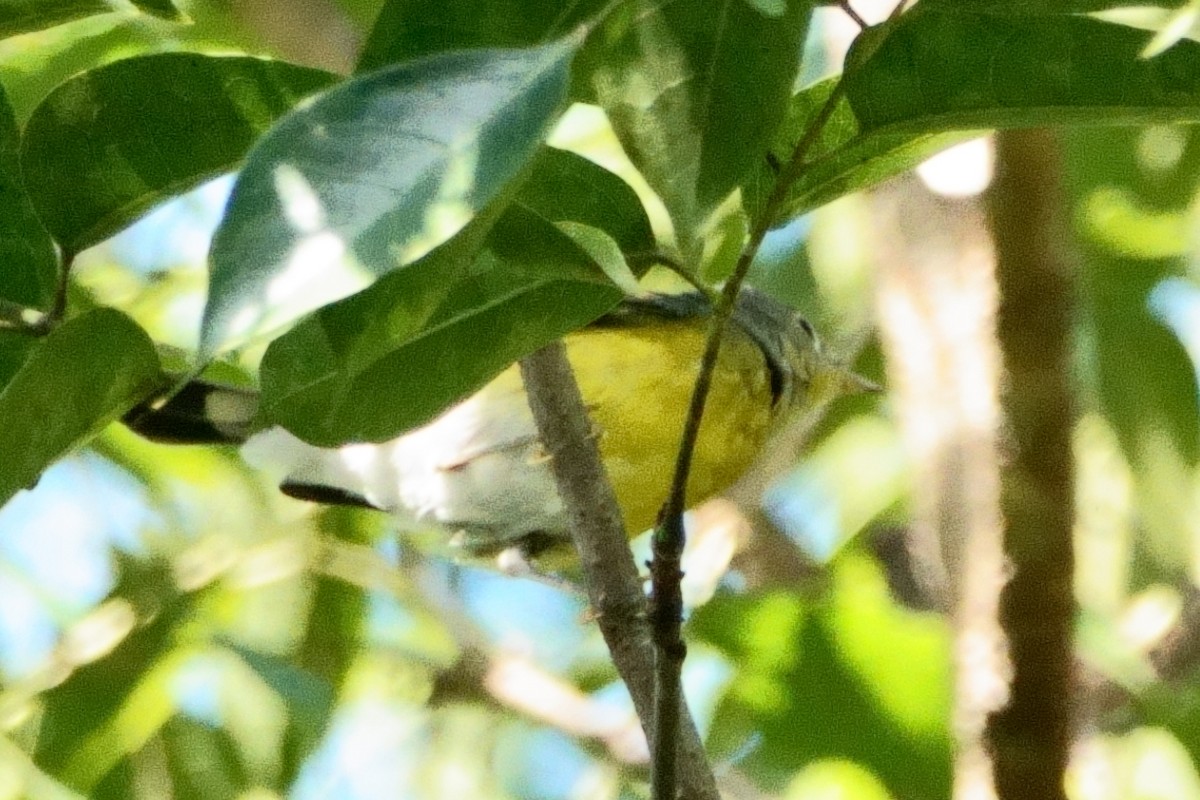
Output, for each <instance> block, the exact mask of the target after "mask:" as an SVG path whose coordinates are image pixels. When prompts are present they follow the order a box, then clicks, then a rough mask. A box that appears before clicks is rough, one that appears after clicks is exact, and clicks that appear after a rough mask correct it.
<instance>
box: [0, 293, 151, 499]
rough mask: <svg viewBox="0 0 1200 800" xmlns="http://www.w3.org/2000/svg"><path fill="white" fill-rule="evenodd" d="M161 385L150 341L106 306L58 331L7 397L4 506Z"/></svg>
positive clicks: (2, 447)
mask: <svg viewBox="0 0 1200 800" xmlns="http://www.w3.org/2000/svg"><path fill="white" fill-rule="evenodd" d="M159 382H160V374H159V368H158V356H157V354H156V353H155V351H154V345H153V343H152V342H151V341H150V337H148V336H147V335H146V333H145V331H143V330H142V329H141V328H139V327H138V326H137V325H136V324H135V323H134V322H133V321H132V320H130V319H129V318H128V317H126V316H125V315H124V314H121V313H120V312H118V311H114V310H112V309H99V310H97V311H92V312H89V313H87V314H84V315H83V316H81V317H76V318H74V319H72V320H70V321H68V322H66V323H65V324H63V325H62V326H60V327H58V328H57V329H55V330H54V331H53V332H52V333H51V334H50V335H49V336H47V337H46V338H45V339H44V340H43V341H41V342H40V343H38V345H37V346H36V347H35V348H34V350H33V352H32V353H31V354H30V356H29V358H28V360H27V361H26V362H25V363H24V364H23V365H22V366H21V369H20V370H19V371H18V372H17V374H16V375H15V376H13V379H12V381H10V382H9V384H8V385H7V386H6V387H5V388H4V391H3V392H2V393H0V452H3V453H5V457H4V459H3V463H0V503H3V502H7V501H8V499H9V498H11V497H12V496H13V495H14V494H16V493H17V492H18V491H20V490H21V489H23V488H25V487H28V486H31V485H33V484H34V483H36V482H37V479H38V476H39V475H41V474H42V470H44V469H45V468H46V467H48V466H49V465H50V464H52V463H54V461H56V460H57V459H59V458H60V457H62V456H63V455H65V454H66V453H67V452H68V451H70V450H71V449H72V448H74V447H76V446H77V445H79V444H80V443H81V442H83V441H85V440H86V439H88V438H89V437H91V436H93V435H94V434H96V433H97V432H99V431H100V429H101V428H103V427H104V426H105V425H107V424H108V423H109V422H112V421H113V420H115V419H117V418H118V417H120V416H121V415H122V414H123V413H125V412H126V411H128V410H129V409H130V408H132V407H133V406H134V405H135V404H136V403H138V402H139V401H141V400H144V399H145V398H146V396H147V395H149V394H150V392H151V391H152V390H154V389H155V388H157V386H158V384H159Z"/></svg>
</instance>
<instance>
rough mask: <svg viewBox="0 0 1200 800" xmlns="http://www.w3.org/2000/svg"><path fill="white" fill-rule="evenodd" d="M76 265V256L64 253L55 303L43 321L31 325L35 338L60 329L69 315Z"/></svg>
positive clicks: (43, 317)
mask: <svg viewBox="0 0 1200 800" xmlns="http://www.w3.org/2000/svg"><path fill="white" fill-rule="evenodd" d="M74 264H75V254H74V253H70V252H64V253H63V254H62V266H60V267H59V270H58V284H57V285H56V286H55V287H54V301H53V303H51V305H50V310H49V311H47V312H46V313H45V314H43V315H42V317H41V319H39V320H37V321H36V322H33V323H30V325H29V332H30V333H32V334H33V335H35V336H45V335H46V334H48V333H50V332H51V331H52V330H54V329H55V328H57V327H58V324H59V323H60V322H62V321H63V318H64V317H66V315H67V289H68V287H69V285H70V281H71V267H72V266H74Z"/></svg>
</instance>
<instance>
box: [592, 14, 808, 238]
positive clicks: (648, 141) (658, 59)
mask: <svg viewBox="0 0 1200 800" xmlns="http://www.w3.org/2000/svg"><path fill="white" fill-rule="evenodd" d="M810 12H811V5H810V4H809V3H808V2H804V1H803V0H793V1H792V2H790V3H788V11H787V13H786V14H785V15H783V16H781V17H772V16H767V15H764V14H762V13H760V12H759V11H758V10H756V9H755V8H753V7H752V6H751V5H750V4H749V3H746V2H745V0H719V2H711V0H675V2H670V3H662V2H658V0H638V2H630V3H626V4H624V5H623V6H621V7H619V8H618V9H616V10H615V11H614V12H613V13H612V14H610V15H609V17H608V18H607V20H606V21H605V23H604V25H603V26H602V28H601V30H600V31H598V32H597V34H596V36H595V37H593V41H592V42H590V43H589V48H591V47H602V48H603V53H602V54H601V55H595V54H592V57H593V58H594V59H595V60H594V68H593V71H592V74H591V79H592V83H593V85H594V87H595V91H596V96H597V97H598V98H599V101H600V104H601V105H602V106H603V107H604V108H605V110H606V111H607V112H608V115H609V118H610V119H611V120H612V123H613V127H614V129H615V130H616V132H617V136H618V137H619V138H620V140H621V144H622V145H623V146H624V148H625V151H626V152H627V153H628V154H629V157H630V159H631V160H632V161H633V163H634V165H635V166H637V168H638V169H639V170H640V171H641V173H642V174H643V175H644V176H645V177H646V180H647V181H648V182H649V183H650V185H651V187H653V188H654V190H655V191H656V192H657V193H658V194H659V196H660V197H661V198H662V199H663V202H664V203H665V204H666V206H667V209H668V210H669V211H670V213H671V217H672V219H673V220H674V222H675V225H676V228H677V231H676V235H677V236H678V238H679V239H680V241H681V242H682V243H684V246H685V250H687V249H688V246H687V243H688V242H690V241H692V239H693V238H694V236H695V233H696V228H697V226H698V225H699V223H700V222H701V221H702V220H703V219H704V218H705V217H706V216H707V215H708V213H709V212H710V211H711V210H712V209H713V208H715V207H716V206H717V204H719V203H720V202H721V201H722V200H724V199H725V197H726V196H728V194H729V193H730V192H731V191H732V190H733V188H734V187H735V186H736V185H737V184H738V182H739V181H740V180H741V179H742V178H743V177H744V176H745V174H746V172H747V170H749V169H750V168H751V166H753V165H754V164H755V163H757V161H758V160H759V159H760V158H761V157H762V154H763V152H764V151H765V150H766V147H767V145H768V144H769V142H770V139H771V136H772V135H773V134H774V132H775V128H776V126H777V125H778V124H779V122H780V120H782V118H783V113H784V109H785V107H786V102H787V97H788V95H789V93H790V92H791V89H792V83H793V81H794V79H795V76H796V72H797V69H798V67H799V63H800V51H801V46H802V44H803V42H804V34H805V31H806V30H807V27H808V19H809V15H810Z"/></svg>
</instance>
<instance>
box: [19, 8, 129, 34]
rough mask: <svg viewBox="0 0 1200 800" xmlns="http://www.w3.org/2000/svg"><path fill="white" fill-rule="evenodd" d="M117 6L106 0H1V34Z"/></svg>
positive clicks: (42, 26)
mask: <svg viewBox="0 0 1200 800" xmlns="http://www.w3.org/2000/svg"><path fill="white" fill-rule="evenodd" d="M113 10H114V9H113V7H112V4H111V3H109V2H106V0H0V38H7V37H9V36H16V35H18V34H22V33H32V32H33V31H40V30H45V29H46V28H52V27H54V26H55V25H61V24H63V23H64V22H71V21H72V20H76V19H83V18H84V17H91V16H95V15H96V14H109V13H112V11H113Z"/></svg>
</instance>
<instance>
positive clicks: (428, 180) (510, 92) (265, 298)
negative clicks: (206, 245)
mask: <svg viewBox="0 0 1200 800" xmlns="http://www.w3.org/2000/svg"><path fill="white" fill-rule="evenodd" d="M573 48H574V43H573V42H555V43H552V44H549V45H546V46H544V47H540V48H534V49H529V50H473V51H467V52H456V53H451V54H447V55H442V56H432V57H430V58H426V59H421V60H419V61H415V62H408V63H404V64H401V65H399V66H396V67H391V68H388V69H386V70H383V71H380V72H376V73H372V74H369V75H365V76H362V77H359V78H356V79H354V80H351V81H349V82H347V83H344V84H342V85H340V86H338V87H336V88H334V89H332V90H330V91H328V92H326V93H324V94H323V95H321V96H319V97H318V98H316V99H315V100H314V101H313V102H312V103H310V104H308V105H306V106H305V107H304V108H303V109H299V110H297V111H296V112H295V113H293V114H292V115H290V116H289V117H287V118H286V119H284V120H283V121H281V122H280V124H279V125H277V126H276V127H275V129H274V130H273V131H272V132H271V133H270V134H269V135H268V136H266V137H265V138H264V139H263V140H262V141H261V142H260V143H259V144H258V145H257V146H256V147H255V149H254V150H253V151H252V153H251V155H250V158H249V160H248V162H247V164H246V167H245V169H244V170H243V171H242V173H241V176H240V177H239V179H238V182H237V185H236V186H235V187H234V191H233V196H232V198H231V199H230V203H229V207H228V209H227V211H226V215H225V220H224V222H223V223H222V225H221V227H220V229H219V230H218V231H217V235H216V239H215V240H214V242H213V248H212V275H211V280H210V284H209V296H208V306H207V307H206V308H205V314H204V324H203V331H202V336H201V342H202V347H201V349H202V351H203V352H204V353H206V354H211V353H212V352H214V351H215V350H216V349H217V348H218V347H220V346H222V345H225V344H227V343H228V342H230V340H234V339H237V338H238V337H242V336H245V335H247V334H249V333H251V332H253V331H257V330H263V329H266V328H271V327H276V326H279V325H282V324H284V323H285V322H290V321H292V320H294V319H296V318H297V317H299V316H300V315H302V314H304V313H306V312H308V311H311V310H312V309H314V308H317V307H319V306H321V305H324V304H326V303H329V302H332V301H334V300H337V299H339V298H341V297H345V296H346V295H348V294H350V293H352V292H354V291H357V290H359V289H362V288H363V287H364V286H366V285H368V284H369V283H370V282H371V281H372V280H374V279H375V278H376V277H378V276H380V275H383V274H385V273H387V272H389V271H390V270H393V269H395V268H397V267H400V266H403V265H404V264H407V263H409V262H412V261H414V260H416V259H417V258H419V257H421V256H422V255H424V254H425V253H427V252H428V251H429V250H431V249H432V248H433V247H436V246H437V245H438V244H440V243H441V242H443V241H445V240H446V239H448V238H450V237H451V236H453V234H454V233H455V232H456V231H457V230H458V229H460V228H461V227H462V226H463V225H465V224H466V223H467V222H468V221H469V220H470V219H471V217H472V216H474V215H475V214H476V213H477V212H478V211H479V210H480V209H482V208H483V207H484V206H486V205H488V204H489V203H490V202H491V201H492V200H493V199H495V198H496V197H497V196H498V195H500V194H501V193H502V192H503V191H504V190H505V189H506V187H507V186H508V185H509V184H510V183H512V182H513V181H514V179H515V178H517V177H518V175H519V174H520V173H521V172H522V171H523V170H524V169H525V168H526V165H527V164H528V162H529V160H530V159H531V158H532V157H533V156H534V154H535V153H536V152H537V149H538V147H539V145H540V144H541V141H542V138H543V137H544V136H545V134H546V131H547V130H548V128H549V126H550V124H551V123H552V122H553V120H554V119H555V118H556V117H557V115H558V113H559V111H560V109H561V106H562V104H563V103H564V102H565V99H566V87H567V80H568V77H569V65H570V61H571V57H572V55H573Z"/></svg>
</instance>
